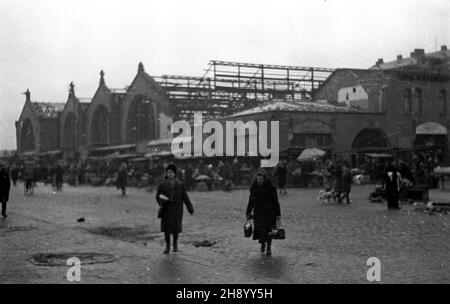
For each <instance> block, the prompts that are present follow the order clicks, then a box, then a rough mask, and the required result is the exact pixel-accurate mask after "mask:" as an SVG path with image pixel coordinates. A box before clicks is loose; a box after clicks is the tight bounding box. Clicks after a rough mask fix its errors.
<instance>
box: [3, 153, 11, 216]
mask: <svg viewBox="0 0 450 304" xmlns="http://www.w3.org/2000/svg"><path fill="white" fill-rule="evenodd" d="M10 189H11V182H10V179H9V173H8V169H7V168H6V167H5V165H4V164H3V163H2V162H0V201H1V203H2V216H3V217H4V218H6V217H7V215H6V203H7V202H8V200H9V190H10Z"/></svg>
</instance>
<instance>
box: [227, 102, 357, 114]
mask: <svg viewBox="0 0 450 304" xmlns="http://www.w3.org/2000/svg"><path fill="white" fill-rule="evenodd" d="M273 111H288V112H324V113H355V112H358V113H361V112H364V111H363V110H359V109H356V108H349V107H344V106H335V105H332V104H327V103H319V102H304V101H301V102H286V101H273V102H270V103H267V104H265V105H262V106H258V107H254V108H251V109H247V110H244V111H241V112H238V113H235V114H233V115H229V116H227V117H237V116H245V115H251V114H257V113H265V112H273Z"/></svg>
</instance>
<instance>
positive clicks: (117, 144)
mask: <svg viewBox="0 0 450 304" xmlns="http://www.w3.org/2000/svg"><path fill="white" fill-rule="evenodd" d="M25 95H26V101H25V105H24V107H23V110H22V113H21V115H20V117H19V120H18V121H17V122H16V136H17V150H18V153H19V156H34V157H36V156H39V157H45V156H52V155H53V156H57V157H58V158H64V159H66V160H78V159H80V158H81V159H84V158H86V157H87V156H88V155H105V154H108V153H113V152H121V151H132V152H136V150H139V149H141V150H142V151H144V150H145V145H146V144H147V142H148V141H149V140H152V139H157V138H167V137H169V136H170V126H171V124H172V118H171V112H170V110H171V109H170V106H169V102H168V98H167V96H166V95H165V92H164V91H163V90H162V88H161V87H160V86H158V84H157V83H156V82H155V81H154V80H153V79H152V77H150V76H149V75H148V74H147V73H146V72H145V70H144V66H143V65H142V63H140V64H139V66H138V72H137V74H136V76H135V78H134V79H133V81H132V82H131V84H130V85H129V86H128V87H127V88H126V89H110V88H108V86H107V85H106V82H105V78H104V72H103V71H101V72H100V81H99V86H98V88H97V90H96V92H95V94H94V96H93V98H92V99H88V98H79V97H77V96H76V93H75V86H74V84H73V83H71V84H70V89H69V95H68V98H67V101H66V102H65V103H50V102H35V101H31V93H30V92H29V91H28V90H27V92H26V93H25Z"/></svg>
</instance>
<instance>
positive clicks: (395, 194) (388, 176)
mask: <svg viewBox="0 0 450 304" xmlns="http://www.w3.org/2000/svg"><path fill="white" fill-rule="evenodd" d="M384 181H385V185H386V196H387V204H388V209H389V210H392V209H400V207H399V205H398V200H399V193H400V181H401V175H400V173H399V172H398V171H397V169H396V168H395V166H394V165H393V164H388V165H387V166H386V169H385V172H384Z"/></svg>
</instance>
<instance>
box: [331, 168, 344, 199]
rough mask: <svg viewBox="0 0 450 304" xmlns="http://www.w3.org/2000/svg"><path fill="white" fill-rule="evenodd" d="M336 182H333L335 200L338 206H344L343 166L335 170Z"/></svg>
mask: <svg viewBox="0 0 450 304" xmlns="http://www.w3.org/2000/svg"><path fill="white" fill-rule="evenodd" d="M333 175H334V182H333V191H334V195H335V199H336V200H337V203H338V204H342V196H341V195H342V193H343V192H344V189H343V180H342V166H341V165H339V164H338V165H337V166H336V168H335V170H334V173H333Z"/></svg>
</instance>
